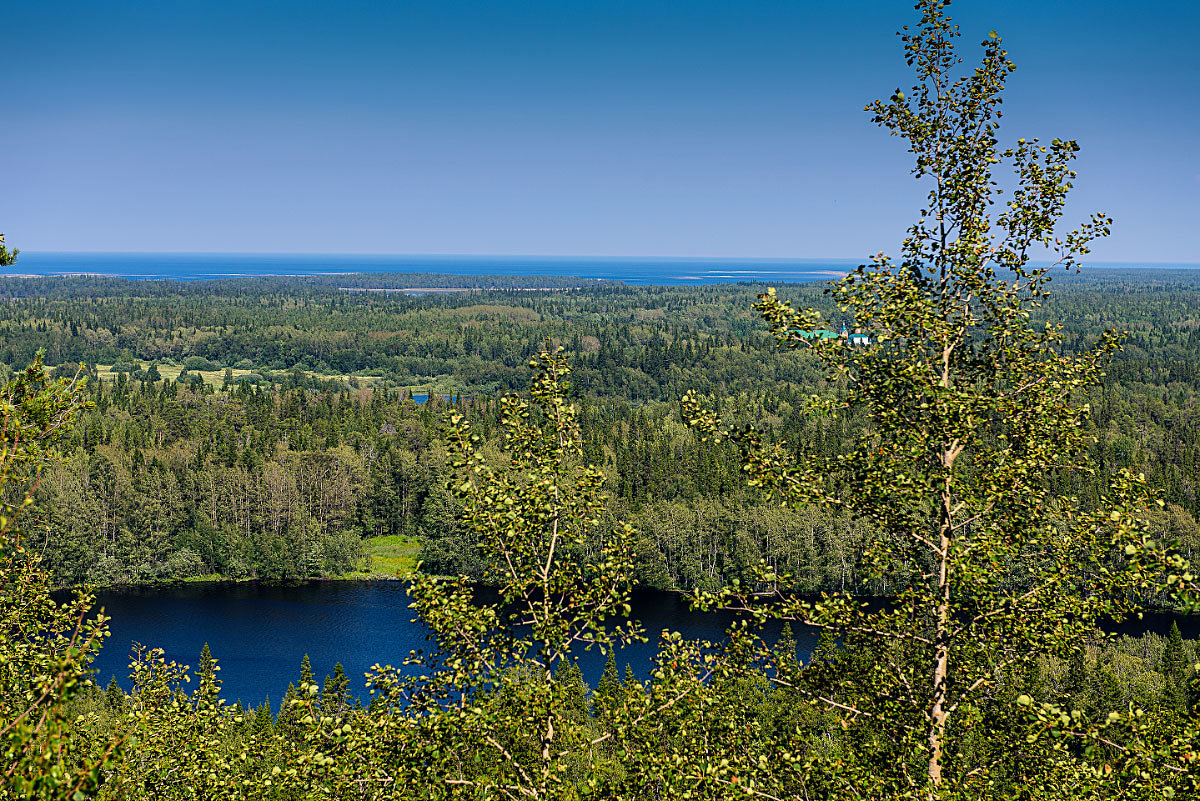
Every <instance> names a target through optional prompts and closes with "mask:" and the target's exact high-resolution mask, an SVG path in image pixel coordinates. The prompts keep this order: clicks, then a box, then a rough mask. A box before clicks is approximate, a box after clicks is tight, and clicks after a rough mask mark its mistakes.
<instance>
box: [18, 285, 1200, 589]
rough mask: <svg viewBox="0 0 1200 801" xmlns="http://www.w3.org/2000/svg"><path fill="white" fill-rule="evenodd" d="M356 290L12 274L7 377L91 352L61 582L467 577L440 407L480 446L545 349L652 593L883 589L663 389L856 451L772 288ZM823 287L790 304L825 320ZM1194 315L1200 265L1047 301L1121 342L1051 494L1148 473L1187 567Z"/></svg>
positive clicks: (1090, 489) (840, 542)
mask: <svg viewBox="0 0 1200 801" xmlns="http://www.w3.org/2000/svg"><path fill="white" fill-rule="evenodd" d="M369 279H370V280H371V281H372V282H378V283H389V281H388V279H387V278H386V277H380V276H369ZM506 280H508V279H499V278H496V279H478V280H468V281H466V282H464V284H463V285H464V286H472V285H474V284H481V285H487V284H488V283H489V282H500V281H506ZM354 282H355V277H353V276H338V277H337V285H334V284H333V283H332V282H331V281H328V280H315V279H271V280H265V279H230V280H227V281H220V282H210V283H205V284H200V283H196V284H188V283H176V284H165V283H159V282H134V281H113V280H100V279H93V278H71V279H5V280H4V286H3V291H4V294H5V295H6V296H7V297H8V298H9V300H8V301H7V302H5V303H3V304H0V331H3V334H4V336H3V339H2V340H0V342H2V344H0V349H2V353H0V359H3V361H5V362H7V363H9V364H13V365H20V364H23V363H24V360H28V359H31V358H32V357H33V356H34V354H35V353H36V351H37V349H38V348H45V350H46V359H47V361H48V362H49V363H53V364H57V365H59V367H58V368H57V372H58V373H59V374H61V375H74V374H75V371H76V369H77V368H78V363H79V362H83V363H84V364H85V365H86V367H85V372H84V374H85V375H86V376H87V377H88V378H89V382H88V390H87V392H88V397H89V399H90V400H91V401H92V403H93V404H94V406H93V408H91V409H89V410H87V411H85V412H84V413H83V416H82V418H81V422H80V425H79V426H78V428H77V429H76V430H75V432H74V433H73V434H72V436H71V437H70V439H69V440H68V441H67V442H66V443H65V447H66V453H67V457H68V458H67V459H66V461H65V462H64V463H62V464H56V465H53V466H51V467H50V468H49V470H48V471H47V473H46V475H45V477H44V480H43V482H42V484H41V487H40V490H39V496H38V500H39V508H40V509H41V510H42V514H43V515H44V517H45V519H46V521H47V522H48V523H50V525H49V526H48V527H47V528H46V529H45V531H48V532H52V533H50V534H47V535H44V536H47V537H48V538H49V539H48V541H47V542H44V543H39V547H44V549H45V553H46V559H47V564H49V565H50V566H51V567H52V568H53V570H54V573H55V576H56V577H57V580H58V581H59V582H61V583H63V584H74V583H82V582H90V583H96V584H108V583H131V582H132V583H136V582H151V581H158V580H171V579H181V578H194V577H201V576H211V577H217V576H220V577H227V578H247V577H259V578H294V577H301V576H322V575H343V574H358V575H363V573H362V570H363V569H367V570H369V569H370V568H369V566H368V564H367V562H366V557H365V554H364V548H363V542H364V540H369V538H373V537H382V536H390V537H398V538H400V541H401V542H408V543H411V544H412V547H413V548H414V549H415V548H416V547H417V545H416V543H420V546H421V555H422V557H423V558H424V559H425V561H426V566H427V569H429V570H432V571H435V572H440V573H456V572H459V571H465V572H467V573H469V574H472V575H478V571H479V570H480V566H479V562H478V560H477V559H475V558H474V557H473V556H472V553H473V549H472V544H471V543H466V542H463V541H461V539H460V538H459V537H458V535H457V533H456V532H455V530H454V525H453V522H452V513H453V504H452V502H451V501H450V499H449V498H448V496H447V494H446V488H445V486H444V485H445V475H446V469H447V465H446V455H445V451H444V448H443V447H442V445H441V444H440V443H441V433H440V432H441V429H442V427H443V425H444V418H445V415H446V406H447V404H446V402H445V401H444V400H442V398H441V395H440V394H439V393H441V394H445V395H448V396H452V397H454V398H457V399H458V400H457V401H456V406H457V407H458V408H459V409H461V410H463V411H464V412H466V413H467V414H468V415H469V416H471V417H472V418H473V419H476V420H478V421H479V425H480V431H481V432H483V434H484V435H485V436H488V437H494V436H495V435H496V428H497V421H498V414H499V406H498V404H497V399H498V396H499V394H500V392H501V391H504V390H508V389H510V388H514V387H517V386H520V385H521V384H522V383H524V381H525V380H526V376H527V374H528V373H527V368H526V367H525V364H526V362H527V361H528V359H529V358H530V357H531V356H532V355H533V354H535V353H536V352H537V350H538V349H539V348H540V347H541V346H542V345H543V344H544V343H546V342H552V343H556V344H561V345H562V346H563V347H565V349H566V353H567V356H568V358H569V360H570V362H571V364H572V365H573V367H574V369H575V374H574V376H573V379H574V380H573V389H572V392H573V395H574V398H575V400H576V402H578V403H579V405H580V423H581V426H582V430H583V437H584V441H583V447H584V453H585V455H586V457H587V458H588V459H589V460H591V461H593V462H594V463H596V464H598V465H602V466H604V467H605V468H606V470H607V473H608V475H609V476H610V480H609V487H608V489H609V492H610V493H611V494H612V496H613V497H614V504H613V507H612V510H611V513H612V514H613V515H615V516H625V517H627V518H628V519H630V520H631V521H633V522H634V523H635V524H636V525H637V528H638V529H639V531H640V532H641V534H640V539H639V543H638V562H637V571H638V576H639V579H640V580H641V581H642V582H644V583H646V584H649V585H651V586H657V587H662V588H680V589H693V588H697V587H712V586H718V585H719V584H721V583H722V582H725V581H727V580H729V579H731V578H735V577H744V576H745V571H746V569H747V567H748V566H750V565H754V564H756V563H757V562H758V561H759V559H761V558H766V559H768V560H770V561H771V562H772V563H773V564H778V565H780V566H782V567H786V568H787V569H788V570H790V571H791V572H794V573H796V574H797V575H798V576H800V577H801V578H802V579H803V582H804V585H805V587H807V588H808V589H809V590H811V591H815V590H818V589H829V588H843V587H844V588H849V589H853V590H855V591H856V592H886V591H887V590H888V587H887V586H872V585H868V584H867V583H866V582H864V580H863V579H862V577H861V576H860V575H858V573H857V568H856V566H855V558H854V554H855V550H856V547H857V545H858V543H859V542H860V541H861V537H862V535H863V531H862V525H861V523H858V524H852V523H851V522H850V521H849V520H846V519H844V518H839V517H837V516H836V515H834V516H831V515H828V514H827V513H824V512H816V511H811V510H810V511H793V510H781V509H779V508H777V507H775V506H773V505H768V504H765V503H763V501H762V499H761V498H759V497H758V496H757V494H755V493H751V492H748V491H747V489H746V487H745V485H744V481H743V478H742V475H741V472H740V470H739V469H738V468H737V466H736V463H735V461H734V460H733V459H732V458H731V454H732V452H731V451H730V450H729V449H728V447H727V446H723V445H715V444H706V443H702V442H700V440H699V439H698V438H697V437H696V435H695V434H693V433H692V432H690V431H688V430H687V429H686V427H685V426H684V425H683V423H682V421H681V418H680V413H679V405H678V399H679V398H680V397H681V396H682V395H683V394H684V392H686V391H688V390H692V389H695V390H698V391H699V392H700V393H701V394H703V395H705V396H708V397H711V398H713V399H714V402H716V403H718V404H719V405H720V409H721V411H722V412H723V413H724V414H725V415H726V416H728V417H729V418H730V419H732V420H737V421H742V422H755V423H757V424H759V425H760V426H763V427H765V429H766V430H768V431H770V432H771V434H772V436H774V437H777V438H778V439H780V440H781V441H784V442H787V443H789V447H790V448H792V449H793V450H794V452H795V453H797V454H798V455H801V456H803V455H805V454H810V455H819V454H830V453H836V452H839V451H840V449H842V448H843V447H844V444H845V443H846V442H847V438H848V437H849V436H851V435H852V434H853V432H854V430H855V425H856V424H855V423H854V422H853V420H850V421H846V420H831V419H828V418H822V417H813V416H809V415H805V414H803V411H804V409H805V407H806V404H807V402H808V398H809V396H811V395H813V394H817V395H822V394H828V393H829V392H831V391H833V390H834V388H833V387H831V386H830V385H829V384H828V379H826V378H825V377H824V376H823V374H822V373H821V371H820V370H819V368H818V365H817V364H816V363H815V362H814V360H813V359H812V358H811V356H809V355H807V354H804V353H798V352H787V351H783V352H781V351H779V350H778V349H776V348H775V347H774V343H773V341H772V340H771V338H770V337H769V335H768V333H767V331H766V328H765V326H764V325H763V324H762V323H760V322H758V321H757V320H756V319H755V318H754V316H753V313H752V311H751V309H750V305H751V303H752V301H753V298H754V296H755V294H756V293H758V292H760V291H761V290H762V288H763V287H761V286H752V285H745V286H742V285H716V286H702V287H649V288H647V287H638V288H632V287H624V286H604V287H591V288H584V289H571V290H567V291H564V290H557V291H549V292H542V291H519V290H518V289H517V288H512V287H510V288H508V289H499V290H487V291H469V292H462V293H453V294H440V295H422V296H418V297H410V296H407V295H396V294H387V295H383V294H380V293H348V292H345V291H344V290H342V289H340V288H339V286H340V285H347V284H353V283H354ZM392 283H396V284H403V285H413V284H416V283H419V280H418V278H416V277H409V276H402V277H400V278H399V279H397V280H396V281H394V282H392ZM428 283H438V280H436V279H435V280H431V281H429V282H428ZM822 290H823V287H821V286H818V285H800V286H794V287H790V288H787V289H786V290H785V292H784V295H785V296H787V297H791V298H794V299H795V300H797V301H799V302H802V303H811V304H813V305H816V306H817V307H818V308H823V309H824V311H825V312H826V316H827V319H828V320H829V323H828V324H829V325H830V326H831V327H834V328H837V327H839V326H840V324H841V321H842V320H841V318H840V317H838V316H837V315H836V314H835V313H831V311H830V308H831V306H830V304H829V302H828V300H827V299H826V298H825V297H824V295H823V294H822ZM1197 309H1200V275H1196V274H1192V273H1186V272H1156V271H1135V272H1129V271H1127V272H1115V271H1114V272H1108V271H1093V272H1092V273H1090V274H1088V275H1087V276H1079V277H1074V276H1072V277H1070V278H1067V279H1060V280H1059V282H1058V284H1057V285H1056V292H1055V294H1054V295H1052V297H1051V299H1050V301H1049V302H1048V303H1047V304H1046V305H1045V306H1044V307H1043V308H1042V309H1040V310H1039V311H1038V314H1039V315H1041V316H1043V317H1045V318H1049V319H1054V320H1058V321H1062V323H1063V324H1064V326H1065V329H1064V332H1065V337H1066V345H1067V347H1068V348H1081V347H1084V346H1085V345H1086V344H1087V343H1088V342H1091V341H1094V340H1095V338H1096V336H1097V335H1098V333H1099V332H1100V331H1101V330H1103V329H1104V328H1105V327H1110V326H1111V327H1116V328H1118V329H1120V330H1125V331H1128V336H1127V337H1126V340H1125V347H1124V350H1123V351H1122V352H1121V353H1119V354H1117V355H1116V358H1115V360H1114V363H1113V364H1112V366H1111V367H1110V369H1109V371H1108V376H1107V378H1106V379H1105V380H1104V383H1103V385H1102V386H1101V387H1100V388H1099V389H1097V390H1096V391H1094V392H1092V393H1091V394H1090V395H1089V397H1088V399H1087V400H1088V401H1089V402H1090V403H1091V405H1092V408H1093V415H1092V417H1091V420H1090V425H1091V426H1093V427H1094V429H1095V433H1096V434H1097V435H1098V439H1097V443H1096V445H1095V446H1094V448H1093V451H1094V452H1093V454H1092V456H1093V459H1094V462H1095V464H1096V465H1097V473H1096V474H1095V475H1081V474H1071V475H1068V474H1067V473H1065V472H1064V474H1063V476H1062V477H1061V479H1060V480H1061V487H1060V491H1062V492H1064V493H1067V492H1073V493H1078V494H1079V495H1080V496H1081V497H1083V498H1084V499H1089V498H1090V499H1091V500H1092V501H1093V502H1094V501H1095V500H1096V499H1098V497H1099V492H1100V491H1101V488H1103V487H1105V486H1107V483H1108V480H1109V479H1110V478H1111V476H1113V475H1114V474H1115V473H1116V471H1118V470H1119V469H1121V468H1123V467H1130V468H1134V469H1136V470H1139V471H1145V473H1146V474H1147V476H1148V480H1149V481H1150V484H1151V485H1152V486H1154V487H1155V488H1158V489H1161V490H1162V492H1163V497H1164V499H1165V500H1166V501H1168V503H1169V505H1168V507H1167V509H1166V510H1165V511H1164V512H1162V513H1161V514H1160V515H1159V516H1158V521H1159V524H1160V525H1162V526H1163V527H1164V529H1166V530H1169V532H1170V533H1171V535H1172V536H1173V537H1175V538H1177V539H1179V540H1180V541H1181V542H1182V544H1183V546H1184V548H1185V551H1186V552H1187V553H1189V554H1192V553H1194V552H1196V551H1197V550H1198V549H1200V538H1198V534H1197V528H1196V524H1195V521H1194V515H1195V514H1196V512H1197V503H1198V499H1197V484H1196V482H1197V476H1198V475H1200V432H1198V430H1197V429H1198V426H1200V423H1198V422H1197V418H1196V415H1195V414H1194V413H1193V411H1194V407H1195V404H1196V399H1197V392H1198V391H1200V371H1198V370H1197V368H1196V367H1195V365H1196V364H1197V355H1200V317H1198V316H1197V314H1198V313H1197V311H1196V310H1197ZM163 376H166V377H165V378H164V377H163ZM172 376H174V377H173V378H172ZM414 392H415V393H418V399H423V398H422V397H421V396H422V395H428V396H430V397H431V400H430V402H428V403H426V404H417V403H415V402H414V401H413V400H412V399H411V396H412V395H413V393H414ZM35 535H36V533H35ZM902 578H903V577H900V576H898V577H897V580H902Z"/></svg>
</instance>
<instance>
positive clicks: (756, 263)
mask: <svg viewBox="0 0 1200 801" xmlns="http://www.w3.org/2000/svg"><path fill="white" fill-rule="evenodd" d="M857 264H858V262H856V261H853V260H851V259H692V258H677V259H666V258H597V257H572V256H375V255H306V254H293V253H50V252H36V251H21V255H20V260H19V261H18V262H17V264H16V265H15V266H13V267H10V268H9V269H8V270H7V273H8V274H9V275H38V276H48V275H102V276H109V277H120V278H140V279H159V280H161V279H173V280H177V281H196V280H202V279H215V278H239V277H245V276H268V275H279V276H305V275H339V274H345V273H444V274H450V275H522V276H528V275H545V276H571V277H574V278H606V279H610V280H616V281H624V282H625V283H627V284H669V285H680V284H718V283H729V282H736V281H778V282H780V283H790V282H801V281H827V280H829V279H830V278H833V277H836V276H837V275H841V274H843V273H845V272H847V271H848V270H851V269H853V268H854V267H855V266H856V265H857Z"/></svg>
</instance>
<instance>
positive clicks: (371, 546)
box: [363, 535, 420, 578]
mask: <svg viewBox="0 0 1200 801" xmlns="http://www.w3.org/2000/svg"><path fill="white" fill-rule="evenodd" d="M363 549H364V550H365V551H366V552H367V556H368V557H369V558H370V560H371V563H370V572H371V574H372V575H376V576H400V577H402V578H403V577H404V576H408V575H410V574H411V573H412V572H413V571H414V570H415V569H416V567H417V551H418V550H419V549H420V545H419V544H418V543H417V540H416V538H414V537H402V536H399V535H393V536H389V537H368V538H367V539H365V540H363Z"/></svg>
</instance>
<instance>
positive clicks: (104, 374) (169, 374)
mask: <svg viewBox="0 0 1200 801" xmlns="http://www.w3.org/2000/svg"><path fill="white" fill-rule="evenodd" d="M140 364H141V365H142V368H143V369H149V367H150V364H151V363H150V362H140ZM111 368H112V365H111V364H97V365H96V372H97V373H98V374H99V376H100V380H101V381H105V382H109V383H113V382H116V380H117V373H114V372H112V371H111ZM183 370H184V368H182V367H179V366H171V365H169V364H161V363H160V364H159V365H158V374H159V375H160V376H162V377H163V378H164V379H168V378H169V379H171V380H172V381H175V380H178V378H179V374H180V373H181V372H183ZM229 370H230V372H231V373H233V381H234V383H235V384H236V383H237V380H238V379H239V378H242V377H243V376H247V375H250V374H251V373H257V372H258V370H257V369H255V368H249V369H242V368H240V367H231V368H229ZM272 372H274V373H275V374H276V375H278V374H280V373H290V372H291V370H274V371H272ZM187 374H188V375H189V376H193V375H198V376H200V377H201V378H202V379H203V380H204V383H206V384H209V385H211V386H214V387H218V388H219V387H220V386H221V385H222V384H224V383H225V368H221V369H219V370H188V371H187ZM304 374H305V375H306V376H309V377H310V378H313V377H315V378H318V379H320V380H322V381H329V380H331V379H336V380H338V381H341V382H342V383H349V381H350V376H348V375H325V374H323V373H314V372H313V371H311V370H305V371H304ZM357 378H358V383H359V386H363V387H370V386H374V385H375V384H377V383H382V381H383V379H382V378H379V377H377V376H362V375H360V376H357ZM414 391H417V390H414Z"/></svg>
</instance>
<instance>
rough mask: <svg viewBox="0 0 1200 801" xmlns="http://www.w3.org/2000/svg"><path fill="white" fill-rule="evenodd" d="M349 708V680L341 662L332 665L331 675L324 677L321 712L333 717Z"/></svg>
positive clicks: (341, 714) (337, 716)
mask: <svg viewBox="0 0 1200 801" xmlns="http://www.w3.org/2000/svg"><path fill="white" fill-rule="evenodd" d="M349 709H350V680H349V679H348V678H346V671H345V669H344V668H343V667H342V663H341V662H338V663H337V664H336V665H334V666H333V675H332V676H326V677H325V686H324V691H323V692H322V693H321V712H322V714H325V715H329V716H331V717H334V718H340V717H342V716H344V715H345V714H346V712H347V711H348V710H349Z"/></svg>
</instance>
